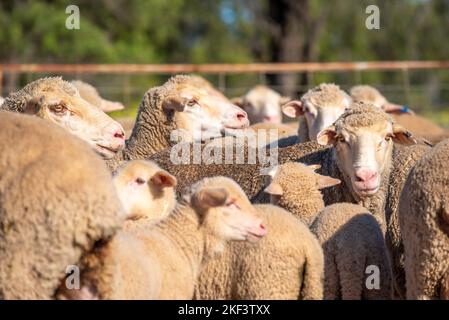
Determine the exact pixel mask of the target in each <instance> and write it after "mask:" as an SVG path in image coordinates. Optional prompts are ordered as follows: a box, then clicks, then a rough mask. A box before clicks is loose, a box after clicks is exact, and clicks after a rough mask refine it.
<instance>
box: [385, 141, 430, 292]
mask: <svg viewBox="0 0 449 320" xmlns="http://www.w3.org/2000/svg"><path fill="white" fill-rule="evenodd" d="M429 151H430V148H429V146H427V145H423V144H416V145H414V146H411V147H401V146H396V147H395V149H394V150H393V164H392V165H393V168H395V169H394V170H392V171H391V173H390V182H389V186H388V197H387V205H386V210H385V218H386V223H387V233H386V235H385V242H386V245H387V249H388V254H389V256H390V261H391V266H392V272H393V297H394V298H395V299H405V295H406V293H405V271H404V247H403V243H402V237H401V230H400V228H399V221H398V210H399V208H398V207H399V198H400V195H401V191H402V189H403V187H404V184H405V181H406V180H407V176H408V174H409V171H410V169H411V168H412V167H413V166H414V164H415V163H416V162H417V161H418V160H419V159H420V158H421V157H423V156H424V155H425V154H426V153H428V152H429Z"/></svg>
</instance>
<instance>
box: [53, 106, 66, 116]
mask: <svg viewBox="0 0 449 320" xmlns="http://www.w3.org/2000/svg"><path fill="white" fill-rule="evenodd" d="M50 110H51V111H53V112H54V113H59V114H61V113H65V112H66V111H67V108H66V107H65V106H64V105H62V104H54V105H51V106H50Z"/></svg>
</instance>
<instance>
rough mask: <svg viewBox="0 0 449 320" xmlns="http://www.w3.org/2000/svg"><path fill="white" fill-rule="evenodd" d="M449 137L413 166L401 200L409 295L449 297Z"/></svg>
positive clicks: (431, 297)
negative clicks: (448, 165)
mask: <svg viewBox="0 0 449 320" xmlns="http://www.w3.org/2000/svg"><path fill="white" fill-rule="evenodd" d="M448 162H449V140H444V141H442V142H440V143H439V144H437V145H436V146H435V147H433V148H432V149H431V150H430V152H428V153H427V154H426V155H425V156H423V157H422V158H421V159H420V160H419V161H418V162H417V163H416V164H415V166H414V167H413V168H412V169H411V171H410V174H409V176H408V178H407V181H406V183H405V186H404V189H403V191H402V193H401V197H400V201H399V225H400V229H401V234H402V238H403V244H404V255H405V275H406V288H407V299H425V300H427V299H446V300H448V299H449V295H448V294H449V291H448V284H449V282H448V281H449V211H448V208H449V192H448V186H449V170H448V169H447V164H448Z"/></svg>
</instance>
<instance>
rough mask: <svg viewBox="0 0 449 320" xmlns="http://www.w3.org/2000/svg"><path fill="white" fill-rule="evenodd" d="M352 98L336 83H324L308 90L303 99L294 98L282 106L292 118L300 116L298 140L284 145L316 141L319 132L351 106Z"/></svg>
mask: <svg viewBox="0 0 449 320" xmlns="http://www.w3.org/2000/svg"><path fill="white" fill-rule="evenodd" d="M350 103H351V98H350V97H349V96H348V95H347V94H346V92H344V91H342V90H341V89H340V87H339V86H337V85H335V84H328V83H322V84H320V85H319V86H317V87H314V88H312V89H310V90H309V91H307V92H306V93H305V94H304V95H303V96H302V97H301V100H293V101H290V102H288V103H286V104H284V105H283V106H282V112H283V113H284V114H285V115H286V116H287V117H290V118H299V128H298V137H297V139H296V141H292V140H289V141H285V142H282V143H281V144H282V145H284V146H287V145H290V144H291V143H295V142H306V141H316V139H317V135H318V133H319V132H320V131H321V130H323V129H324V128H326V127H328V126H330V125H332V123H334V121H335V120H337V118H338V117H339V116H340V115H342V114H343V112H344V111H345V109H346V108H348V107H349V105H350Z"/></svg>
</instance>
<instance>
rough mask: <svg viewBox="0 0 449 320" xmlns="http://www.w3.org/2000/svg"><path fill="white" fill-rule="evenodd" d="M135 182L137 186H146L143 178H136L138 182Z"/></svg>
mask: <svg viewBox="0 0 449 320" xmlns="http://www.w3.org/2000/svg"><path fill="white" fill-rule="evenodd" d="M135 181H136V183H137V184H139V185H142V184H144V183H145V180H144V179H142V178H140V177H139V178H136V180H135Z"/></svg>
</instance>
